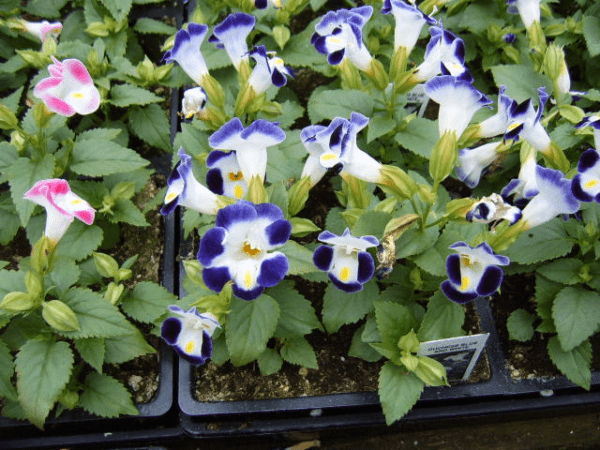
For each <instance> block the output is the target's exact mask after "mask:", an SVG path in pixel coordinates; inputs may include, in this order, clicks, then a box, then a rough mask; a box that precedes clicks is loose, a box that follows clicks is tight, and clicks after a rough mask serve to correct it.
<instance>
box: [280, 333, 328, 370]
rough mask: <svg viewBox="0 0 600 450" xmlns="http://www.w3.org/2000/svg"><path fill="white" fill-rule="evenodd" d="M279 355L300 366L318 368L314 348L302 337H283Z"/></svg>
mask: <svg viewBox="0 0 600 450" xmlns="http://www.w3.org/2000/svg"><path fill="white" fill-rule="evenodd" d="M281 357H282V358H283V359H284V360H285V361H287V362H289V363H292V364H297V365H299V366H302V367H308V368H309V369H318V368H319V364H318V363H317V355H316V354H315V350H314V349H313V348H312V346H311V345H310V344H309V342H308V341H307V340H306V339H305V338H304V337H295V338H292V339H285V340H284V341H283V347H281Z"/></svg>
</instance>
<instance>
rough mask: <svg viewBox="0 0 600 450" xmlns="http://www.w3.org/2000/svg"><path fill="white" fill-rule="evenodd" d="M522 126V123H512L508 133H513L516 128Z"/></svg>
mask: <svg viewBox="0 0 600 450" xmlns="http://www.w3.org/2000/svg"><path fill="white" fill-rule="evenodd" d="M520 125H521V123H520V122H513V123H511V124H510V125H509V126H508V128H506V130H507V131H512V130H514V129H515V128H517V127H519V126H520Z"/></svg>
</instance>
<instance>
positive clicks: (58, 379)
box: [15, 340, 74, 428]
mask: <svg viewBox="0 0 600 450" xmlns="http://www.w3.org/2000/svg"><path fill="white" fill-rule="evenodd" d="M73 362H74V358H73V352H72V351H71V349H70V348H69V344H68V343H67V342H62V341H60V342H56V341H50V340H32V341H29V342H27V343H26V344H25V345H23V346H22V347H21V349H20V350H19V353H18V354H17V357H16V359H15V367H16V372H17V392H18V394H19V402H20V403H21V406H22V407H23V410H24V411H25V413H26V414H27V418H28V419H29V420H30V421H31V422H32V423H33V424H35V425H36V426H37V427H38V428H43V426H44V422H45V420H46V417H47V416H48V413H49V412H50V410H51V409H52V407H53V406H54V403H55V402H56V400H57V399H58V396H59V395H60V393H61V392H62V390H63V389H64V387H65V386H66V385H67V383H68V381H69V377H70V376H71V371H72V369H73Z"/></svg>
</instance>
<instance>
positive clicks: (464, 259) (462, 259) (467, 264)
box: [460, 255, 473, 267]
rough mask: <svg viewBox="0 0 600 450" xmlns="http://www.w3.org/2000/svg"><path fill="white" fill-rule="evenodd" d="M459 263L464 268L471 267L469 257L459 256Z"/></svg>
mask: <svg viewBox="0 0 600 450" xmlns="http://www.w3.org/2000/svg"><path fill="white" fill-rule="evenodd" d="M460 263H461V265H463V266H465V267H471V266H472V265H473V263H472V262H471V257H470V256H469V255H460Z"/></svg>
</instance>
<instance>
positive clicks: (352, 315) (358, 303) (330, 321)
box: [322, 283, 379, 333]
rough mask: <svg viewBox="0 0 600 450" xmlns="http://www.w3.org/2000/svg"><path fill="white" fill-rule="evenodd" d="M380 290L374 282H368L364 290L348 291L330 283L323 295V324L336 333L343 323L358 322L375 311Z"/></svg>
mask: <svg viewBox="0 0 600 450" xmlns="http://www.w3.org/2000/svg"><path fill="white" fill-rule="evenodd" d="M378 294H379V292H378V290H377V287H376V286H375V285H374V284H373V283H367V284H366V285H365V287H364V289H363V290H362V291H358V292H352V293H347V292H344V291H342V290H340V289H338V288H336V287H335V286H334V285H332V284H329V285H328V286H327V290H326V291H325V295H324V296H323V312H322V314H323V325H325V329H326V330H327V331H328V332H329V333H335V332H336V331H338V330H339V329H340V328H341V326H342V325H346V324H349V323H355V322H358V321H359V320H360V319H362V318H363V317H365V316H366V315H367V314H368V313H370V312H371V311H373V307H374V302H375V300H376V299H377V296H378Z"/></svg>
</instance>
